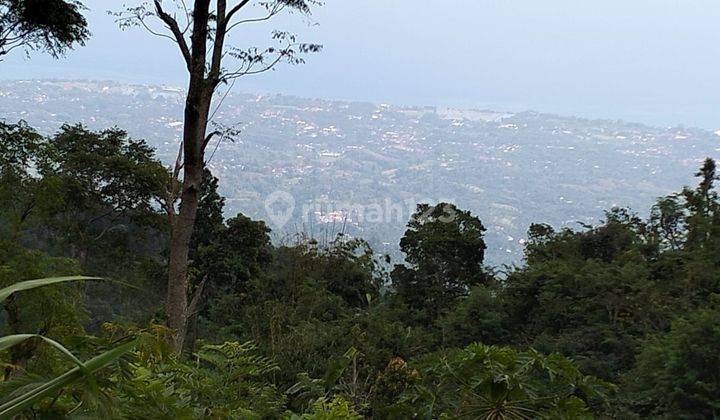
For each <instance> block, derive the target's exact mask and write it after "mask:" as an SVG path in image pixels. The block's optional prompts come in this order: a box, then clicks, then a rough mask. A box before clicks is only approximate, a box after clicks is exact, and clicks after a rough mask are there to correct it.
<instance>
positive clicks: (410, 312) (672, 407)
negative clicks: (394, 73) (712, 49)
mask: <svg viewBox="0 0 720 420" xmlns="http://www.w3.org/2000/svg"><path fill="white" fill-rule="evenodd" d="M697 175H698V177H699V180H700V182H699V185H698V186H697V187H696V188H694V189H692V188H685V189H684V190H682V191H681V192H680V193H678V194H675V195H671V196H669V197H665V198H663V199H661V200H659V201H658V202H657V204H656V205H655V206H654V207H653V208H652V210H651V212H650V217H649V218H648V220H641V219H640V218H639V217H637V216H636V215H634V214H633V213H631V212H629V211H628V210H623V209H613V210H611V211H609V212H608V213H607V215H606V220H605V221H604V222H603V223H602V224H600V225H598V226H587V227H584V228H583V229H581V230H578V231H574V230H570V229H563V230H560V231H556V230H554V229H553V228H552V227H550V226H548V225H541V224H538V225H532V226H531V227H530V230H529V232H528V237H529V240H528V243H527V246H526V256H525V262H524V265H522V266H521V267H514V268H512V269H510V270H507V271H506V272H505V273H504V274H502V275H500V274H498V273H496V272H494V271H493V270H492V269H491V268H489V267H487V266H486V265H485V264H484V258H483V257H484V251H485V248H486V246H485V243H484V240H483V233H484V231H485V228H484V226H483V225H482V223H481V221H480V220H479V219H478V218H477V217H476V216H474V215H473V214H471V213H470V212H468V211H463V210H460V209H457V208H456V207H455V206H454V205H452V204H448V203H440V204H438V205H434V206H430V205H427V204H420V205H418V208H417V212H416V213H415V214H414V215H413V216H412V218H411V220H410V221H409V222H408V229H407V232H406V234H405V236H404V237H403V238H402V240H401V242H400V247H401V249H402V251H403V252H404V253H405V256H406V258H405V262H404V263H401V264H400V263H393V262H391V261H389V260H388V259H387V258H386V257H384V256H378V255H375V254H373V251H372V249H371V248H370V247H369V246H368V244H367V243H365V242H364V241H362V240H361V239H357V238H348V237H343V236H338V237H337V238H336V240H334V241H333V242H331V243H330V244H327V245H325V246H322V245H320V244H319V243H317V242H315V241H314V240H312V238H298V240H297V242H296V243H294V244H292V245H282V246H276V245H273V244H272V243H271V241H270V230H269V229H268V228H267V226H266V225H265V223H264V222H262V221H255V220H252V219H250V218H248V217H246V216H244V215H242V214H238V215H236V216H235V217H232V218H228V219H225V218H224V217H223V209H224V199H223V197H222V196H221V195H220V194H219V193H218V191H217V185H218V180H217V179H216V178H215V177H213V176H212V174H211V173H210V172H209V171H207V170H205V171H204V174H203V178H202V182H201V188H200V190H199V194H198V214H199V218H198V223H197V224H196V225H195V226H194V232H193V235H192V241H191V243H190V251H189V268H188V282H189V288H190V299H189V304H188V306H189V313H188V318H189V322H188V332H187V336H186V338H185V340H184V349H183V352H181V353H177V352H175V351H174V348H173V344H174V341H173V340H172V339H171V338H172V337H173V331H172V330H170V329H169V328H167V327H166V326H165V325H167V324H166V318H165V317H166V314H165V311H164V301H163V297H164V296H165V292H166V290H165V284H164V282H162V281H159V279H161V278H163V277H164V276H165V275H166V273H167V269H168V268H167V267H168V260H169V247H170V232H171V229H170V223H171V221H170V220H169V218H168V215H167V212H166V211H165V210H164V209H163V205H162V203H164V200H165V198H166V197H167V195H168V194H170V193H171V192H168V189H169V188H174V185H175V184H174V183H173V182H172V173H171V172H170V171H168V170H167V169H166V168H164V167H163V166H162V164H161V163H160V162H158V161H157V160H156V159H155V156H154V154H153V150H152V149H151V148H149V147H148V146H147V145H146V144H145V143H144V142H142V141H138V140H134V139H131V138H129V137H128V136H127V135H126V134H125V133H124V132H122V131H120V130H117V129H113V130H107V131H103V132H93V131H89V130H87V129H85V128H83V127H82V126H70V125H68V126H64V127H62V128H61V129H60V130H59V131H58V133H56V134H55V135H53V136H42V135H39V134H37V133H36V132H35V131H34V130H33V129H32V128H30V127H28V126H27V125H26V124H24V123H19V124H2V125H0V197H2V199H1V200H0V230H1V232H0V238H1V239H0V282H1V283H0V287H2V286H7V285H10V284H14V283H17V282H18V281H20V280H27V279H32V278H42V277H49V276H56V275H71V274H83V275H88V276H100V277H104V278H108V279H112V280H113V281H106V282H83V283H73V284H57V285H54V286H50V287H46V288H42V289H37V290H32V291H24V292H18V293H14V294H12V295H10V297H9V298H8V299H6V300H5V301H4V303H3V314H2V318H3V333H4V334H20V333H28V332H29V333H32V334H40V335H42V336H44V337H47V338H50V339H53V340H55V341H56V342H59V343H62V344H63V345H65V346H66V347H67V349H69V350H70V351H72V352H73V353H74V354H76V355H78V357H80V358H90V357H92V355H94V354H97V353H100V352H101V351H103V350H106V349H107V348H111V347H112V344H113V343H116V342H117V340H118V339H119V338H121V337H134V338H135V339H136V340H137V341H136V345H135V346H134V347H133V349H132V351H130V352H129V353H127V354H125V355H124V356H123V357H122V358H120V359H119V361H117V362H116V363H114V364H111V365H109V366H108V367H106V368H105V369H103V370H102V371H101V372H100V373H99V374H95V375H94V376H93V377H92V378H93V379H87V380H86V382H79V383H76V384H74V385H70V386H68V387H66V388H65V389H64V390H63V392H60V393H58V394H57V395H55V396H54V397H53V398H45V399H40V400H38V401H37V402H35V403H34V405H33V406H32V410H31V411H29V412H27V415H30V416H33V415H34V416H39V415H51V414H52V415H68V413H74V414H78V415H80V414H82V415H100V414H102V415H107V416H111V417H113V416H115V417H121V418H199V417H215V418H227V417H231V418H252V417H257V418H267V417H270V418H272V417H288V418H291V417H295V418H361V417H373V418H397V417H401V418H402V417H407V418H414V417H417V418H439V417H443V416H452V417H457V416H460V417H463V416H465V417H472V418H475V417H478V418H500V417H505V418H518V419H523V418H537V417H550V418H560V417H566V418H582V417H601V416H610V417H618V418H646V417H647V418H673V419H674V418H713V417H717V416H718V415H719V414H720V412H719V411H718V410H719V407H718V400H717V395H720V378H719V377H718V375H717V366H718V365H720V359H719V358H718V355H717V352H716V351H715V350H714V349H716V348H717V346H718V345H720V330H718V325H720V324H719V323H718V321H720V294H718V293H719V292H720V259H719V258H720V257H718V255H720V254H719V253H718V250H719V249H720V197H719V196H718V193H717V190H716V187H715V182H716V181H717V179H718V174H717V173H716V167H715V162H714V161H712V160H709V159H708V160H707V161H706V162H705V163H704V165H703V166H702V168H701V170H700V171H699V172H698V174H697ZM0 354H2V356H1V357H2V359H0V360H2V363H3V366H4V381H3V382H2V383H1V384H0V396H1V397H2V398H3V400H5V401H7V400H10V399H12V398H13V397H14V396H17V395H18V393H20V392H23V391H26V390H27V389H32V388H33V387H38V386H41V384H42V383H43V380H46V379H47V378H48V377H53V376H55V375H58V374H60V373H62V372H63V371H65V370H66V369H68V368H70V367H72V362H70V361H67V359H65V358H63V357H62V354H58V351H57V350H56V349H55V348H53V346H50V345H48V344H47V343H46V342H44V341H42V340H40V339H29V340H25V341H24V342H23V343H22V344H20V345H16V346H12V347H9V348H7V349H5V351H4V352H3V353H0Z"/></svg>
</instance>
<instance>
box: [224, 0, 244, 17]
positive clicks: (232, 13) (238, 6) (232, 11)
mask: <svg viewBox="0 0 720 420" xmlns="http://www.w3.org/2000/svg"><path fill="white" fill-rule="evenodd" d="M248 3H250V0H242V1H241V2H240V3H238V4H236V5H235V7H233V8H232V9H230V11H229V12H228V13H227V16H226V17H225V20H226V21H228V22H229V21H230V19H232V17H233V15H235V13H237V12H238V11H239V10H240V9H242V8H243V7H245V6H246V5H247V4H248Z"/></svg>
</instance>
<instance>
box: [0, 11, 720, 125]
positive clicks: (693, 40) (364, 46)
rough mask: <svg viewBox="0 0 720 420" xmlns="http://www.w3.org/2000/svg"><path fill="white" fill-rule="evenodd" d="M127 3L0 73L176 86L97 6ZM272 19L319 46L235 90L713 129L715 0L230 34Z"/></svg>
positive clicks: (386, 17)
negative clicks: (79, 39)
mask: <svg viewBox="0 0 720 420" xmlns="http://www.w3.org/2000/svg"><path fill="white" fill-rule="evenodd" d="M140 1H141V0H124V1H118V0H87V1H85V4H86V5H87V7H88V8H89V9H90V10H88V11H87V17H88V21H89V24H90V30H91V31H92V33H93V37H92V38H91V39H90V40H89V42H88V43H87V45H86V46H85V47H81V48H78V49H76V50H75V51H72V52H71V53H70V54H68V56H67V57H66V58H63V59H61V60H52V59H51V58H49V57H46V56H43V55H41V54H33V55H32V56H31V57H30V58H29V59H27V58H25V57H24V56H23V55H22V54H13V55H12V56H11V57H9V58H7V59H6V61H5V62H4V63H2V64H1V65H0V78H2V79H27V78H59V79H78V78H80V79H101V80H116V81H121V82H131V83H143V84H163V85H172V86H181V87H182V86H184V85H185V84H186V75H185V73H184V69H183V66H182V64H181V62H180V58H179V53H178V51H176V47H175V46H174V45H173V44H171V43H170V42H168V41H166V40H164V39H161V38H154V37H152V36H151V35H149V34H147V33H145V32H143V31H141V30H140V29H131V30H125V31H121V30H120V29H119V28H118V26H117V25H116V24H115V22H114V18H113V17H111V16H109V15H108V14H107V13H106V12H107V10H120V9H122V5H123V3H125V4H128V5H133V4H137V3H139V2H140ZM164 1H165V2H166V3H167V2H168V1H169V0H164ZM246 13H247V15H248V16H252V15H254V14H255V15H256V14H258V13H259V10H257V9H254V10H252V9H251V10H247V11H246ZM276 28H277V29H291V30H292V31H294V32H296V33H298V35H299V36H300V39H301V40H303V41H308V42H317V43H321V44H323V45H324V50H323V51H322V52H321V53H320V54H315V55H312V56H309V57H307V63H306V64H304V65H301V66H297V67H289V66H284V67H282V68H279V69H278V70H277V71H274V72H272V73H269V74H264V75H260V76H253V77H248V78H244V79H241V80H240V81H239V82H238V83H237V84H236V85H235V90H237V91H240V92H250V93H282V94H289V95H297V96H303V97H311V98H325V99H343V100H359V101H372V102H383V103H392V104H397V105H434V106H443V107H444V106H449V107H463V108H483V109H497V110H507V111H523V110H528V109H532V110H537V111H541V112H552V113H558V114H563V115H575V116H582V117H589V118H610V119H622V120H626V121H637V122H643V123H648V124H653V125H660V126H670V125H685V126H697V127H703V128H708V129H714V130H715V129H720V1H718V0H602V1H600V0H545V1H543V0H442V1H438V0H436V1H431V0H325V4H324V5H323V6H322V7H318V8H316V9H315V10H314V12H313V15H312V16H311V17H310V18H303V17H301V16H299V15H297V14H295V15H293V16H285V17H282V18H280V19H278V20H276V21H274V22H272V23H270V24H269V26H268V25H264V26H263V25H257V26H253V27H250V26H248V27H246V28H244V29H242V30H241V31H238V32H236V33H235V34H234V36H233V38H232V40H231V41H232V44H233V45H236V46H252V45H258V46H263V45H265V44H266V43H267V42H268V37H269V34H270V32H271V31H272V30H273V29H276Z"/></svg>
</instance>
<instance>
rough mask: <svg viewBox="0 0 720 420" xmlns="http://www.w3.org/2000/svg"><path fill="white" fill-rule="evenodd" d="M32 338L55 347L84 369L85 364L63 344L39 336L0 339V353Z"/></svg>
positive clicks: (22, 335)
mask: <svg viewBox="0 0 720 420" xmlns="http://www.w3.org/2000/svg"><path fill="white" fill-rule="evenodd" d="M31 338H39V339H41V340H43V341H45V342H46V343H48V344H50V345H51V346H53V347H55V348H56V349H58V350H60V351H61V352H62V353H63V354H65V355H66V356H67V357H68V358H69V359H70V360H72V361H73V363H75V364H76V365H78V366H80V367H81V368H84V365H83V362H81V361H80V359H78V358H77V357H75V355H74V354H72V353H71V352H70V350H68V349H66V348H65V347H64V346H63V345H62V344H60V343H58V342H57V341H55V340H53V339H52V338H48V337H45V336H42V335H39V334H15V335H8V336H5V337H0V351H3V350H6V349H8V348H10V347H12V346H16V345H18V344H20V343H22V342H23V341H25V340H29V339H31Z"/></svg>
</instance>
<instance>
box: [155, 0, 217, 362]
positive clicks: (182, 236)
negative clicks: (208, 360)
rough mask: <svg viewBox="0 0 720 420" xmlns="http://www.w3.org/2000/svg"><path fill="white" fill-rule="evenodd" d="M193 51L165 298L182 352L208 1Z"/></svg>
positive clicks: (198, 173)
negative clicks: (177, 198)
mask: <svg viewBox="0 0 720 420" xmlns="http://www.w3.org/2000/svg"><path fill="white" fill-rule="evenodd" d="M194 6H195V7H194V15H193V16H194V22H193V33H192V52H191V55H190V57H191V59H190V62H189V65H188V70H189V73H190V84H189V87H188V93H187V98H186V100H185V121H184V130H183V145H182V147H183V152H184V157H183V183H182V193H181V195H180V210H179V214H178V215H177V216H176V217H175V218H174V219H173V222H172V226H171V231H170V261H169V267H168V287H167V297H166V301H165V311H166V316H167V326H168V327H169V328H170V329H171V330H172V331H173V342H172V345H173V348H174V350H175V351H176V352H177V353H180V352H181V351H182V348H183V343H184V341H185V335H186V333H187V320H188V316H189V314H188V278H187V268H188V254H189V251H190V240H191V238H192V233H193V229H194V227H195V216H196V214H197V209H198V193H199V191H200V183H201V182H202V173H203V167H204V165H205V162H204V159H203V148H204V142H205V131H206V130H207V125H208V115H209V111H210V103H211V101H212V93H213V90H214V86H213V85H212V84H211V83H208V82H207V81H206V79H205V63H206V56H207V34H208V29H207V28H208V20H209V0H197V1H196V2H195V5H194Z"/></svg>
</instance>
